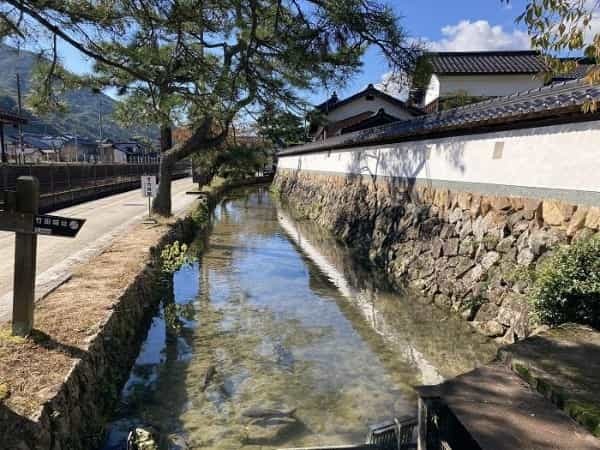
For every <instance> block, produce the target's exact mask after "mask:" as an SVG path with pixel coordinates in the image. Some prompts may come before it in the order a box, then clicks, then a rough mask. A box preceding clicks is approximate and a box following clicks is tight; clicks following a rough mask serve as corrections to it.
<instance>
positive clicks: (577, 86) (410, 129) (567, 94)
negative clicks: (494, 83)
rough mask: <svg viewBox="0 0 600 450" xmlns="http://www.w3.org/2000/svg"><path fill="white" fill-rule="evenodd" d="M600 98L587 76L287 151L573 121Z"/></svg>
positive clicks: (303, 151)
mask: <svg viewBox="0 0 600 450" xmlns="http://www.w3.org/2000/svg"><path fill="white" fill-rule="evenodd" d="M590 101H600V84H594V85H591V84H589V83H588V82H586V81H585V80H574V81H565V82H560V83H555V84H551V85H549V86H544V87H542V88H539V89H532V90H529V91H524V92H519V93H516V94H513V95H510V96H507V97H498V98H494V99H491V100H486V101H484V102H480V103H473V104H471V105H467V106H461V107H459V108H454V109H449V110H446V111H442V112H438V113H432V114H428V115H426V116H422V117H417V118H414V119H411V120H407V121H399V122H393V123H390V124H388V125H382V126H380V127H375V128H370V129H367V130H362V131H357V132H354V133H349V134H345V135H342V136H337V137H334V138H331V139H326V140H324V141H320V142H314V143H310V144H306V145H302V146H297V147H291V148H288V149H286V150H284V151H282V152H280V154H281V155H285V154H298V153H311V152H317V151H323V150H329V149H336V148H347V147H353V146H366V145H375V144H380V143H385V142H395V141H396V142H398V141H403V140H417V139H425V138H430V137H435V136H436V135H437V136H439V135H440V134H443V133H455V134H461V133H463V134H464V133H465V132H477V130H482V129H490V128H493V127H507V126H510V127H514V128H519V127H524V126H529V124H530V123H531V122H535V121H536V120H538V121H539V120H543V119H549V118H551V119H553V120H557V121H564V122H568V121H571V120H573V119H574V118H587V117H591V118H596V119H597V118H598V116H597V115H594V116H589V115H587V116H584V113H583V112H582V110H581V108H582V106H583V105H584V104H585V103H586V102H590Z"/></svg>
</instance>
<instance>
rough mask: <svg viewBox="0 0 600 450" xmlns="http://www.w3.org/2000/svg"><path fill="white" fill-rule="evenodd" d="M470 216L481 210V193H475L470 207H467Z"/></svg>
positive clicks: (474, 215) (477, 213)
mask: <svg viewBox="0 0 600 450" xmlns="http://www.w3.org/2000/svg"><path fill="white" fill-rule="evenodd" d="M469 212H470V213H471V216H472V217H476V216H478V215H479V213H480V212H481V195H475V196H473V198H472V199H471V208H470V209H469Z"/></svg>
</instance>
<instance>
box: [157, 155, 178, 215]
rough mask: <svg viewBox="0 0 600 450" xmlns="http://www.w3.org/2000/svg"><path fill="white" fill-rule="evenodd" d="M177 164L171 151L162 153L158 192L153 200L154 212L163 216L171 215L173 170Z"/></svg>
mask: <svg viewBox="0 0 600 450" xmlns="http://www.w3.org/2000/svg"><path fill="white" fill-rule="evenodd" d="M174 166H175V158H174V157H173V154H172V153H170V152H168V151H167V152H164V153H162V154H161V158H160V167H159V171H158V192H157V194H156V197H155V198H154V201H153V202H152V212H154V213H156V214H159V215H161V216H170V215H171V171H172V170H173V167H174Z"/></svg>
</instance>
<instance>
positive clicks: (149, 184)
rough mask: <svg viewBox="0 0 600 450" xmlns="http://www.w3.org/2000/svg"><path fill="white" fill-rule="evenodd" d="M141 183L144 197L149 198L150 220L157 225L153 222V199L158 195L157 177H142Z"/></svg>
mask: <svg viewBox="0 0 600 450" xmlns="http://www.w3.org/2000/svg"><path fill="white" fill-rule="evenodd" d="M141 181H142V182H141V186H142V195H143V196H144V197H147V198H148V220H149V221H150V223H155V222H154V221H153V220H152V199H153V198H154V197H156V194H158V183H157V182H156V175H142V180H141Z"/></svg>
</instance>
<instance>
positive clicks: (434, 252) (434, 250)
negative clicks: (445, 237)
mask: <svg viewBox="0 0 600 450" xmlns="http://www.w3.org/2000/svg"><path fill="white" fill-rule="evenodd" d="M443 246H444V242H443V241H442V240H441V239H438V238H435V239H434V240H433V241H432V242H431V256H433V257H434V258H436V259H437V258H439V257H440V256H442V249H443Z"/></svg>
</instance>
